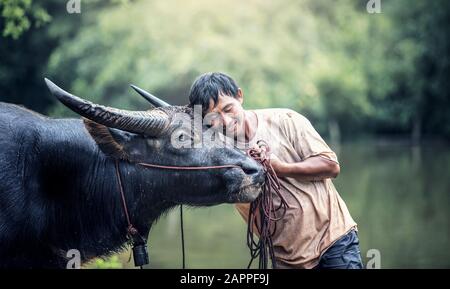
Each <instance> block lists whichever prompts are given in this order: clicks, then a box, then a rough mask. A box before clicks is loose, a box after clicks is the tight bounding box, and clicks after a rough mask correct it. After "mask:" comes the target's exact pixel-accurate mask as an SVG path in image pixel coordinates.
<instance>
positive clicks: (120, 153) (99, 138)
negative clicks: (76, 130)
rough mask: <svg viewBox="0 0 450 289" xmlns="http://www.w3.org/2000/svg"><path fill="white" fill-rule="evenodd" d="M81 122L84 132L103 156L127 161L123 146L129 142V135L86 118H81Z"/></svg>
mask: <svg viewBox="0 0 450 289" xmlns="http://www.w3.org/2000/svg"><path fill="white" fill-rule="evenodd" d="M83 122H84V126H85V127H86V130H87V131H88V132H89V134H90V135H91V137H92V138H93V139H94V141H95V142H96V143H97V145H98V147H99V148H100V150H101V151H102V152H103V153H104V154H105V155H107V156H111V157H113V158H116V159H122V160H129V157H128V154H127V152H126V150H125V144H126V143H127V142H129V141H130V134H129V133H127V132H124V131H121V130H118V129H113V128H109V127H107V126H105V125H102V124H99V123H96V122H94V121H92V120H89V119H86V118H83Z"/></svg>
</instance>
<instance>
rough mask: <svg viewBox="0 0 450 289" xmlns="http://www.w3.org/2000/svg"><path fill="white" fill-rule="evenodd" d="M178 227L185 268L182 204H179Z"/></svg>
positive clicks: (184, 266) (184, 267)
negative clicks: (179, 228)
mask: <svg viewBox="0 0 450 289" xmlns="http://www.w3.org/2000/svg"><path fill="white" fill-rule="evenodd" d="M180 227H181V254H182V256H183V259H182V260H183V269H186V253H185V251H184V225H183V205H180Z"/></svg>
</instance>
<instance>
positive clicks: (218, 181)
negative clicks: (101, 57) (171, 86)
mask: <svg viewBox="0 0 450 289" xmlns="http://www.w3.org/2000/svg"><path fill="white" fill-rule="evenodd" d="M45 81H46V83H47V86H48V87H49V89H50V91H51V93H52V94H53V95H54V96H56V97H57V98H58V100H59V101H61V102H62V103H63V104H64V105H66V106H67V107H68V108H70V109H71V110H73V111H74V112H76V113H78V114H79V115H81V116H83V117H84V118H85V119H84V123H85V127H86V129H87V131H88V132H89V134H90V136H91V137H92V138H93V139H94V140H95V142H96V143H97V145H98V147H99V149H100V150H101V151H102V152H103V153H104V154H105V155H107V156H109V157H111V158H114V159H117V160H119V161H120V162H121V163H122V162H126V163H127V164H134V165H136V166H137V167H139V169H138V175H139V176H137V177H136V176H133V177H132V178H131V177H130V178H129V179H127V177H126V176H124V177H123V179H124V180H123V182H124V185H125V186H133V185H136V184H127V182H128V181H130V182H131V180H133V182H140V183H141V184H144V185H145V184H149V183H153V184H154V183H158V184H159V186H155V187H158V188H164V189H163V190H162V191H161V192H158V193H161V194H162V196H161V197H162V198H164V200H167V201H169V202H171V203H175V204H190V205H200V206H203V205H214V204H219V203H236V202H250V201H253V200H254V199H255V198H256V197H257V196H258V194H259V192H260V188H261V185H262V183H263V181H264V173H263V170H262V167H261V166H260V165H259V164H258V163H256V162H255V161H254V160H253V159H251V158H249V157H248V156H246V154H245V153H243V152H241V151H240V150H238V149H236V148H234V147H232V146H228V145H224V142H223V140H219V138H217V139H216V140H215V141H214V142H211V141H208V142H207V144H205V142H204V143H203V145H192V144H193V143H197V144H198V140H203V139H210V138H211V133H210V132H209V131H208V129H207V128H206V127H205V126H200V129H197V130H196V129H190V128H192V126H191V122H189V121H186V118H187V119H188V120H192V119H193V109H192V108H190V107H186V106H170V105H168V104H166V103H165V102H163V101H161V100H159V99H157V98H155V97H153V96H151V95H147V96H148V97H149V98H148V100H149V101H150V102H151V103H152V104H153V105H154V106H159V107H156V108H153V109H151V110H144V111H128V110H122V109H117V108H111V107H107V106H103V105H98V104H94V103H92V102H90V101H87V100H85V99H83V98H80V97H77V96H75V95H72V94H70V93H68V92H66V91H64V90H62V89H61V88H59V87H58V86H56V85H55V84H54V83H53V82H51V81H50V80H48V79H45ZM144 94H145V93H144ZM152 97H153V98H152ZM138 163H150V164H158V165H165V166H183V167H186V166H190V167H200V166H220V165H235V166H236V167H228V168H220V169H205V170H194V171H187V170H177V169H170V170H166V169H159V168H148V167H144V166H139V165H138ZM156 172H157V173H156Z"/></svg>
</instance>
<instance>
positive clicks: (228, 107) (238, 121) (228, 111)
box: [205, 89, 245, 139]
mask: <svg viewBox="0 0 450 289" xmlns="http://www.w3.org/2000/svg"><path fill="white" fill-rule="evenodd" d="M242 102H243V95H242V91H241V89H239V90H238V93H237V95H236V97H233V96H229V95H222V94H220V95H219V97H218V101H217V103H214V102H213V101H212V100H211V101H210V102H209V108H208V110H207V111H206V114H205V121H206V123H207V124H208V125H209V126H211V127H212V128H214V129H216V130H218V131H221V132H222V133H223V134H225V135H226V136H228V137H232V138H234V139H237V138H238V137H242V136H244V134H245V126H244V109H243V108H242ZM214 104H215V106H214Z"/></svg>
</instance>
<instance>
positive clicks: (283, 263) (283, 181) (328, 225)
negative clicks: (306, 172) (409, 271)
mask: <svg viewBox="0 0 450 289" xmlns="http://www.w3.org/2000/svg"><path fill="white" fill-rule="evenodd" d="M253 112H255V113H256V116H257V118H258V128H257V130H256V133H255V136H254V137H253V139H252V140H251V141H250V142H248V143H239V142H238V147H239V148H241V149H246V148H248V147H252V146H253V145H254V144H256V142H257V141H258V140H264V141H265V142H267V143H268V145H269V146H270V150H271V153H272V154H275V156H277V157H278V158H279V159H280V160H281V161H284V162H287V163H294V162H301V161H303V160H306V159H307V158H310V157H313V156H320V157H324V158H328V159H330V160H332V161H336V162H337V161H338V160H337V157H336V154H335V153H334V152H333V151H332V150H331V149H330V148H329V147H328V145H327V144H326V143H325V141H324V140H323V139H322V138H321V137H320V135H319V134H318V133H317V131H316V130H315V129H314V128H313V126H312V125H311V123H310V122H309V121H308V120H307V119H306V118H305V117H304V116H302V115H301V114H299V113H297V112H295V111H293V110H290V109H262V110H254V111H253ZM280 185H281V194H282V195H283V197H284V198H285V200H286V201H287V203H288V205H289V208H288V209H287V211H286V214H285V216H284V218H283V219H282V220H280V221H278V222H277V225H276V228H277V230H276V232H275V236H274V237H273V244H274V250H275V256H276V259H277V260H276V261H277V266H278V267H279V268H313V267H315V266H316V265H317V264H318V262H319V258H320V256H321V254H322V253H324V252H325V250H326V249H327V248H328V247H330V246H331V245H332V244H333V243H334V242H335V241H336V240H338V239H339V238H340V237H342V236H343V235H345V234H346V233H347V232H349V231H350V230H351V229H356V223H355V221H354V220H353V219H352V217H351V216H350V213H349V211H348V209H347V206H346V205H345V203H344V201H343V200H342V198H341V197H340V196H339V193H338V192H337V191H336V188H335V187H334V185H333V182H332V180H331V179H325V180H321V181H301V180H297V179H294V178H290V177H283V178H280ZM274 202H275V204H279V200H277V199H275V200H274ZM249 207H250V204H236V208H237V210H238V211H239V213H240V214H241V215H242V217H243V218H244V219H245V220H246V221H247V218H248V212H249Z"/></svg>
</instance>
